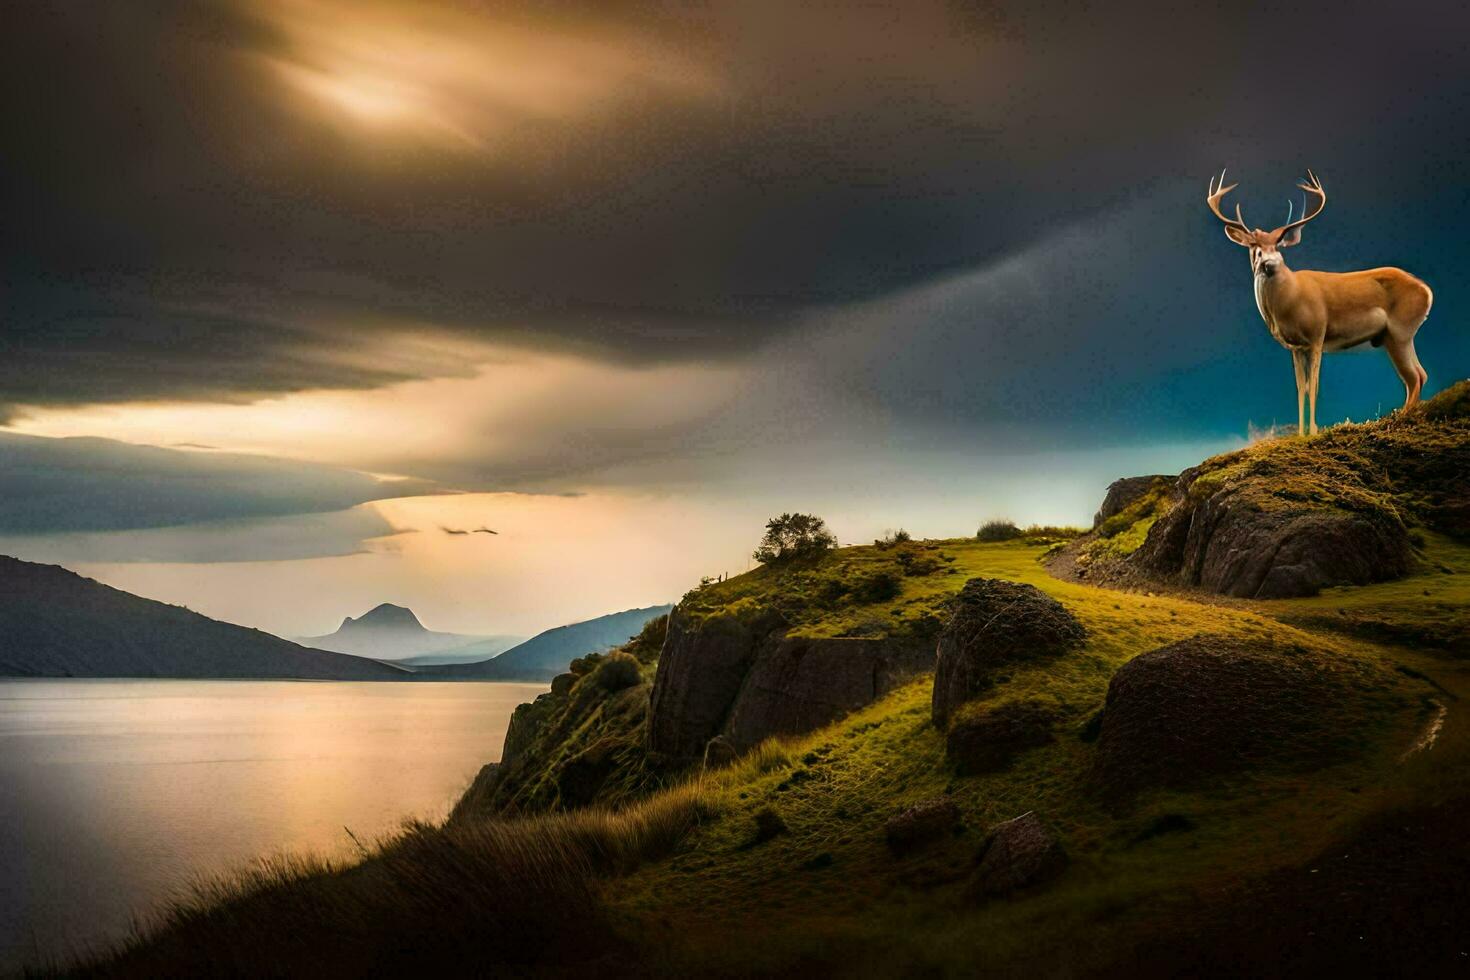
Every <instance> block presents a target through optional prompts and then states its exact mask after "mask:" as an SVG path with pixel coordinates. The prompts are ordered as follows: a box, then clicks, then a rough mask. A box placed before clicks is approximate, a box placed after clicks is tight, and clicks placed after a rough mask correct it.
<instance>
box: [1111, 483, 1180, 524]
mask: <svg viewBox="0 0 1470 980" xmlns="http://www.w3.org/2000/svg"><path fill="white" fill-rule="evenodd" d="M1173 479H1174V477H1172V476H1164V475H1162V474H1155V475H1153V476H1125V477H1123V478H1122V479H1121V480H1114V481H1113V482H1112V483H1110V484H1108V492H1107V494H1106V495H1105V496H1104V497H1103V502H1102V506H1101V507H1099V508H1098V509H1097V514H1095V515H1094V516H1093V518H1092V526H1093V527H1097V526H1098V525H1099V524H1101V523H1102V522H1103V521H1106V520H1107V519H1108V518H1110V517H1113V516H1114V515H1116V514H1120V513H1122V512H1123V511H1124V510H1125V509H1126V508H1127V507H1128V505H1130V504H1132V503H1133V502H1134V501H1136V500H1138V499H1139V498H1140V497H1142V496H1143V495H1144V494H1146V493H1148V492H1149V491H1150V490H1152V489H1153V488H1154V486H1155V485H1156V484H1158V483H1159V482H1160V481H1170V482H1172V481H1173Z"/></svg>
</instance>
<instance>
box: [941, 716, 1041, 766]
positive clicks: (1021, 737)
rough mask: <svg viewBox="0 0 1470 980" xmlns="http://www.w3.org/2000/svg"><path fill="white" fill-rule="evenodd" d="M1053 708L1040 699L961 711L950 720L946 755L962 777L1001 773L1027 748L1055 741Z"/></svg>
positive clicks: (945, 746)
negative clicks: (1039, 700) (1042, 702)
mask: <svg viewBox="0 0 1470 980" xmlns="http://www.w3.org/2000/svg"><path fill="white" fill-rule="evenodd" d="M1056 721H1057V714H1056V711H1055V709H1054V708H1052V707H1050V706H1048V705H1044V704H1041V703H1040V702H1037V701H1008V702H1006V703H1005V704H1001V705H996V706H995V707H990V706H988V705H977V706H975V707H974V709H973V710H972V709H964V710H962V711H960V712H959V713H958V714H957V715H956V716H955V718H954V720H953V721H951V722H950V726H949V732H948V733H947V734H946V735H945V739H944V754H945V757H946V758H948V759H949V761H950V764H951V765H953V766H954V767H955V771H956V772H957V773H959V775H961V776H973V775H976V774H979V773H985V772H999V771H1000V770H1002V769H1005V768H1008V767H1009V766H1010V764H1011V763H1012V762H1013V761H1015V759H1016V757H1017V756H1018V755H1020V754H1021V753H1022V752H1024V751H1026V750H1027V749H1034V748H1039V747H1040V746H1043V745H1049V744H1050V743H1051V742H1053V741H1055V736H1054V735H1053V734H1052V727H1053V725H1055V724H1056Z"/></svg>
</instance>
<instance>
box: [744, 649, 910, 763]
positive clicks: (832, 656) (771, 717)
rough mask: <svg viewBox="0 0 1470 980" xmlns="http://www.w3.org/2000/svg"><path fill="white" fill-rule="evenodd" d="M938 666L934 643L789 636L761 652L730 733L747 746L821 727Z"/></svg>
mask: <svg viewBox="0 0 1470 980" xmlns="http://www.w3.org/2000/svg"><path fill="white" fill-rule="evenodd" d="M933 669H934V652H933V648H932V645H931V643H926V642H922V641H920V642H909V643H903V642H899V641H892V640H886V639H863V638H850V637H833V638H820V639H815V638H809V637H783V638H781V639H780V640H777V641H775V642H772V643H767V644H765V645H764V646H763V647H762V648H761V649H760V651H759V652H758V653H757V655H756V657H755V659H754V661H753V662H752V663H751V665H750V669H749V671H748V672H747V674H746V676H745V680H744V683H743V684H742V685H741V687H740V691H739V694H738V695H737V696H736V698H735V700H734V702H733V704H732V705H731V708H730V716H729V719H728V720H727V722H726V724H725V726H724V734H725V736H726V737H727V738H728V739H729V740H730V742H731V743H732V744H733V745H734V746H735V747H736V749H737V750H739V751H742V752H743V751H745V750H747V749H750V748H753V747H754V746H756V745H758V744H760V743H761V742H763V741H764V740H766V739H767V738H771V737H772V736H777V735H799V734H802V733H804V732H810V731H813V730H815V729H818V728H821V727H822V726H823V725H827V724H830V723H831V722H833V721H836V720H837V719H838V718H841V717H842V716H843V715H846V714H849V713H850V712H852V711H854V710H856V709H858V708H861V707H863V706H864V705H868V704H871V703H873V702H874V701H875V700H877V699H878V698H880V697H882V696H883V695H885V694H887V693H888V692H889V691H891V690H893V689H894V688H895V687H897V686H898V685H899V684H901V683H903V682H904V681H906V680H908V679H909V678H911V677H914V676H916V675H918V674H921V673H924V672H927V671H930V670H933Z"/></svg>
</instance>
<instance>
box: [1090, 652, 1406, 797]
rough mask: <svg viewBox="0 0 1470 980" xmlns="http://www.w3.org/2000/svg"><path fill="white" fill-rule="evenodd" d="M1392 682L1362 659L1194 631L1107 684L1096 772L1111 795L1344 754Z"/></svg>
mask: <svg viewBox="0 0 1470 980" xmlns="http://www.w3.org/2000/svg"><path fill="white" fill-rule="evenodd" d="M1394 689H1395V683H1394V680H1393V678H1391V677H1389V676H1387V675H1385V676H1383V677H1378V676H1376V675H1374V674H1371V673H1370V672H1368V670H1367V669H1366V668H1365V667H1363V666H1362V665H1360V664H1358V663H1356V662H1354V661H1349V660H1345V659H1343V658H1341V657H1334V656H1332V655H1329V654H1323V653H1317V652H1314V651H1311V650H1308V649H1304V648H1298V647H1284V646H1279V645H1276V644H1273V643H1269V642H1264V641H1252V640H1243V639H1238V638H1224V637H1219V636H1209V635H1202V636H1195V637H1191V638H1189V639H1187V640H1181V641H1179V642H1177V643H1171V644H1169V645H1168V646H1164V647H1160V648H1159V649H1157V650H1151V651H1149V652H1148V653H1144V654H1141V655H1140V656H1138V657H1135V658H1134V659H1133V660H1130V661H1129V662H1128V663H1126V664H1124V665H1123V666H1122V667H1120V668H1119V669H1118V671H1117V673H1115V674H1114V675H1113V679H1112V681H1111V683H1109V685H1108V694H1107V700H1106V702H1105V704H1104V707H1103V714H1102V725H1101V730H1100V731H1099V734H1098V740H1097V748H1098V758H1097V773H1098V776H1099V777H1100V779H1101V781H1102V784H1103V785H1104V787H1105V788H1106V789H1107V790H1109V791H1111V792H1113V793H1131V792H1133V791H1135V790H1138V789H1143V788H1147V787H1167V788H1174V789H1183V788H1188V787H1192V786H1197V785H1199V784H1200V783H1201V781H1203V780H1208V779H1210V778H1211V777H1215V776H1219V775H1222V774H1227V773H1233V772H1240V771H1243V770H1251V769H1279V768H1286V769H1298V768H1303V767H1305V768H1310V767H1313V766H1317V765H1327V764H1333V763H1338V762H1342V761H1345V760H1348V759H1351V758H1353V757H1354V756H1355V755H1356V754H1357V752H1358V751H1359V750H1361V749H1362V748H1364V747H1365V746H1366V745H1367V744H1371V739H1372V734H1373V732H1372V727H1371V720H1372V719H1373V717H1374V716H1375V712H1374V710H1373V707H1374V705H1373V702H1374V701H1375V700H1380V699H1381V701H1382V703H1383V704H1384V705H1385V706H1391V705H1392V704H1393V703H1394V698H1395V694H1394Z"/></svg>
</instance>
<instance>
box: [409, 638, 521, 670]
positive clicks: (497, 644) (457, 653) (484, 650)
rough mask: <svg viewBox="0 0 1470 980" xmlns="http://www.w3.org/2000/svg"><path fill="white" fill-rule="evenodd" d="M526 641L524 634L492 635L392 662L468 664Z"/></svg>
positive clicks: (415, 664) (427, 664)
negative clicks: (458, 645) (463, 644)
mask: <svg viewBox="0 0 1470 980" xmlns="http://www.w3.org/2000/svg"><path fill="white" fill-rule="evenodd" d="M525 642H526V637H524V636H492V637H489V638H488V639H484V640H481V641H480V642H478V643H471V644H470V645H468V646H463V647H455V648H453V649H452V650H441V651H440V652H438V653H425V654H422V655H421V656H417V657H404V658H403V659H402V660H395V661H393V662H394V663H397V664H402V665H403V666H405V667H413V668H415V669H417V668H419V667H438V666H443V665H444V664H469V663H477V662H479V661H481V660H488V659H490V658H491V657H497V656H499V655H500V654H502V653H504V652H505V651H507V650H509V649H511V648H512V647H515V646H518V645H520V644H522V643H525Z"/></svg>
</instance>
